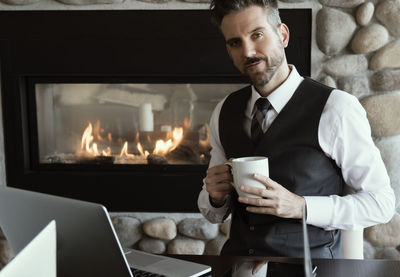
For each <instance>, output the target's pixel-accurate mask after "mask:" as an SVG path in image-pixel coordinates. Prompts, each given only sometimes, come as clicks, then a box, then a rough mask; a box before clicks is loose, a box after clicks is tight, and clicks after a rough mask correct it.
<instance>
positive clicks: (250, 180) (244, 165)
mask: <svg viewBox="0 0 400 277" xmlns="http://www.w3.org/2000/svg"><path fill="white" fill-rule="evenodd" d="M225 164H227V165H229V166H230V167H231V169H232V175H233V186H234V188H235V189H236V191H237V193H238V194H239V196H246V197H252V198H261V197H260V196H258V195H254V194H248V193H245V192H243V191H241V190H240V186H242V185H246V186H253V187H257V188H265V186H264V185H263V184H262V183H260V182H259V181H257V180H256V179H254V177H253V174H254V173H257V174H260V175H264V176H267V177H268V176H269V168H268V158H267V157H242V158H236V159H233V160H232V161H230V162H226V163H225Z"/></svg>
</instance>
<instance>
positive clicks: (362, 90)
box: [338, 76, 370, 99]
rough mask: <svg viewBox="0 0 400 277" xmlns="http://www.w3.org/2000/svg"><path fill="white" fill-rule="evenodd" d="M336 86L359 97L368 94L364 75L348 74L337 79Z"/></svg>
mask: <svg viewBox="0 0 400 277" xmlns="http://www.w3.org/2000/svg"><path fill="white" fill-rule="evenodd" d="M338 88H339V89H341V90H344V91H347V92H349V93H351V94H352V95H354V96H355V97H357V98H358V99H361V98H363V97H365V96H367V95H369V94H370V93H369V91H370V89H369V82H368V78H367V77H366V76H349V77H343V78H340V79H339V80H338Z"/></svg>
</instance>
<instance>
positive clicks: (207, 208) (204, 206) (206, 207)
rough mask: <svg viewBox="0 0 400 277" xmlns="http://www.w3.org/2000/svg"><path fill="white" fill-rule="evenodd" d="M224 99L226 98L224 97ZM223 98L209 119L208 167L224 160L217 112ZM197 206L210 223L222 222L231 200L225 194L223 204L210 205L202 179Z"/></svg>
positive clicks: (229, 208) (228, 212)
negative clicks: (209, 150)
mask: <svg viewBox="0 0 400 277" xmlns="http://www.w3.org/2000/svg"><path fill="white" fill-rule="evenodd" d="M225 99H226V98H225ZM225 99H223V100H222V101H221V102H219V103H218V104H217V106H216V107H215V109H214V112H213V113H212V115H211V120H210V145H211V152H210V153H211V159H210V164H209V168H210V167H213V166H216V165H220V164H223V163H225V162H226V157H225V151H224V149H223V147H222V145H221V142H220V140H219V129H218V128H219V124H218V122H219V114H220V112H221V108H222V104H223V102H224V101H225ZM197 206H198V207H199V210H200V212H201V213H202V214H203V216H204V217H205V218H206V219H207V220H209V221H210V222H212V223H220V222H223V221H224V220H225V219H226V218H227V217H228V216H229V214H230V210H231V201H230V196H229V195H228V196H227V199H226V201H225V204H224V205H223V206H222V207H219V208H216V207H214V206H212V205H211V202H210V196H209V194H208V192H207V190H206V185H205V183H204V180H203V188H202V190H201V191H200V194H199V197H198V199H197Z"/></svg>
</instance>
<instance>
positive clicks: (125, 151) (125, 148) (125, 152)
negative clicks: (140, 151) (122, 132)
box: [119, 141, 135, 158]
mask: <svg viewBox="0 0 400 277" xmlns="http://www.w3.org/2000/svg"><path fill="white" fill-rule="evenodd" d="M119 156H120V157H121V158H122V157H127V158H133V157H135V155H133V154H129V153H128V142H127V141H125V143H124V146H123V147H122V150H121V154H119Z"/></svg>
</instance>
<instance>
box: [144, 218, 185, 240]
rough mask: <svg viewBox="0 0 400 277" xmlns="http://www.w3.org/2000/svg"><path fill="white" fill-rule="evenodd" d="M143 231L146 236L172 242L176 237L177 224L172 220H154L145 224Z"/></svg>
mask: <svg viewBox="0 0 400 277" xmlns="http://www.w3.org/2000/svg"><path fill="white" fill-rule="evenodd" d="M143 231H144V233H145V234H146V235H148V236H150V237H153V238H158V239H166V240H171V239H173V238H175V237H176V234H177V231H176V224H175V222H174V221H173V220H172V219H170V218H154V219H151V220H149V221H146V222H145V223H143Z"/></svg>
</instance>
